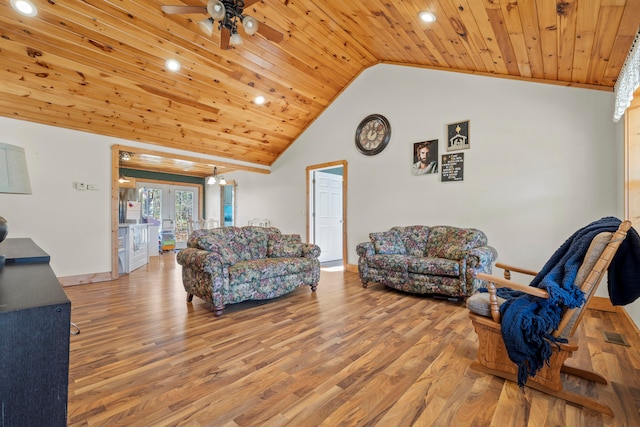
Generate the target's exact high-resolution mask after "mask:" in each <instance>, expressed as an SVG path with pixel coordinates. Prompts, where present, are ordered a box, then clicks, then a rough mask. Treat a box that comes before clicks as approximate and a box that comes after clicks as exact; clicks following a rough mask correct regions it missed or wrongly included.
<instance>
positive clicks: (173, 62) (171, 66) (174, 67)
mask: <svg viewBox="0 0 640 427" xmlns="http://www.w3.org/2000/svg"><path fill="white" fill-rule="evenodd" d="M165 65H166V66H167V69H168V70H169V71H179V70H180V62H178V60H177V59H167V62H165Z"/></svg>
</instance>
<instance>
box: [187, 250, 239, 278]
mask: <svg viewBox="0 0 640 427" xmlns="http://www.w3.org/2000/svg"><path fill="white" fill-rule="evenodd" d="M176 260H177V261H178V264H180V265H181V266H183V267H187V268H191V269H194V270H202V271H204V272H207V273H211V274H214V273H218V274H219V273H220V272H221V271H222V268H223V267H224V266H229V265H231V263H230V262H229V261H228V260H226V261H225V260H224V259H223V257H222V256H221V255H220V254H219V253H217V252H211V251H205V250H202V249H197V248H186V249H183V250H181V251H180V252H178V255H177V256H176Z"/></svg>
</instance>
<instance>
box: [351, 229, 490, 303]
mask: <svg viewBox="0 0 640 427" xmlns="http://www.w3.org/2000/svg"><path fill="white" fill-rule="evenodd" d="M369 239H370V240H371V241H370V242H365V243H360V244H359V245H358V246H357V247H356V252H357V254H358V255H359V258H358V273H359V274H360V280H361V281H362V286H364V287H365V288H366V287H367V284H368V283H369V282H375V283H382V284H384V285H386V286H389V287H392V288H395V289H398V290H401V291H405V292H411V293H417V294H432V295H434V296H444V297H448V298H455V299H458V298H465V297H468V296H471V295H472V294H473V293H474V292H475V291H476V290H477V289H478V288H479V287H481V286H484V284H483V282H482V281H481V280H478V279H476V278H475V275H476V273H480V272H482V273H490V272H491V267H492V264H493V262H494V261H495V259H496V257H497V255H498V254H497V252H496V250H495V249H494V248H492V247H491V246H487V236H486V235H485V234H484V233H483V232H482V231H480V230H478V229H475V228H458V227H452V226H444V225H439V226H434V227H428V226H426V225H413V226H408V227H393V228H392V229H391V230H389V231H384V232H380V233H370V234H369Z"/></svg>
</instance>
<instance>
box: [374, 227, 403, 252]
mask: <svg viewBox="0 0 640 427" xmlns="http://www.w3.org/2000/svg"><path fill="white" fill-rule="evenodd" d="M369 238H370V239H371V241H372V242H373V247H374V249H375V250H376V254H386V255H404V254H406V253H407V250H406V248H405V247H404V243H403V242H402V239H401V238H400V234H399V233H398V232H397V231H396V230H389V231H383V232H380V233H370V234H369Z"/></svg>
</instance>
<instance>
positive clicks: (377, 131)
mask: <svg viewBox="0 0 640 427" xmlns="http://www.w3.org/2000/svg"><path fill="white" fill-rule="evenodd" d="M390 138H391V126H390V125H389V121H388V120H387V119H386V117H384V116H382V115H380V114H371V115H370V116H367V117H365V118H364V119H363V120H362V121H361V122H360V124H359V125H358V128H357V129H356V148H357V149H358V151H360V152H361V153H362V154H365V155H367V156H373V155H375V154H378V153H379V152H381V151H382V150H384V149H385V147H386V146H387V144H388V143H389V139H390Z"/></svg>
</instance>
